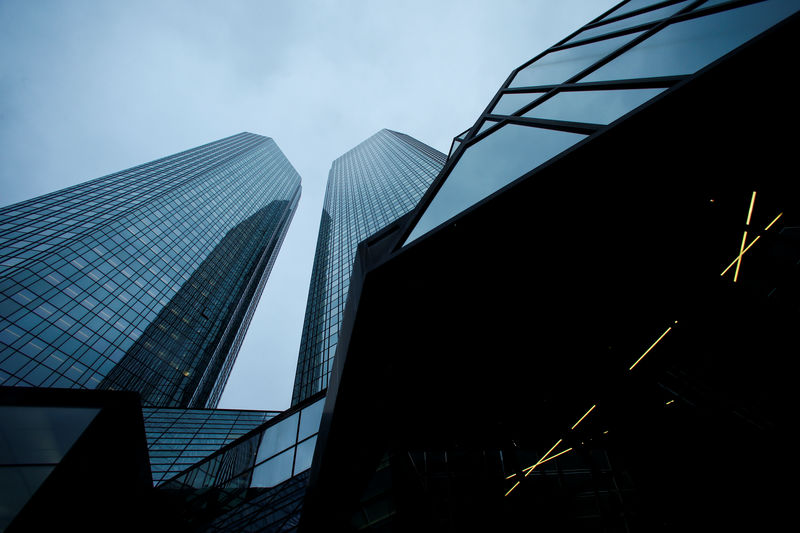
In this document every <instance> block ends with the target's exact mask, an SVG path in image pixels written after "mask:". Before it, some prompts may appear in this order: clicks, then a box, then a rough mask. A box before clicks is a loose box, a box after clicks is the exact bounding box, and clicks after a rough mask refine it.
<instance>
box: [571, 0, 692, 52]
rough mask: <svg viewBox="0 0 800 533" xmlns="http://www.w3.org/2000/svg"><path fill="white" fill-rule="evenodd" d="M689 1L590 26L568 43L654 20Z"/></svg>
mask: <svg viewBox="0 0 800 533" xmlns="http://www.w3.org/2000/svg"><path fill="white" fill-rule="evenodd" d="M689 2H694V0H685V1H683V2H680V3H677V4H673V5H671V6H667V7H662V8H661V9H656V10H654V11H648V12H647V13H642V14H641V15H636V16H635V17H631V18H627V19H623V20H618V21H617V22H612V23H611V24H605V25H603V26H600V27H597V28H592V29H589V30H586V31H582V32H581V33H579V34H578V35H576V36H575V37H573V38H572V39H570V40H569V41H567V42H569V43H572V42H577V41H582V40H584V39H588V38H589V37H596V36H598V35H603V34H606V33H611V32H612V31H616V30H622V29H625V28H632V27H634V26H638V25H639V24H644V23H645V22H652V21H654V20H658V19H662V18H666V17H668V16H670V15H672V14H673V13H677V12H678V11H679V10H681V9H683V8H684V7H685V6H686V5H687V4H689Z"/></svg>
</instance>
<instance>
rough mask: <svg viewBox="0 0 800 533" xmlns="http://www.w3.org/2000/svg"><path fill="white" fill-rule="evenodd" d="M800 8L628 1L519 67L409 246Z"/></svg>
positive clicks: (421, 217)
mask: <svg viewBox="0 0 800 533" xmlns="http://www.w3.org/2000/svg"><path fill="white" fill-rule="evenodd" d="M798 10H800V4H798V2H797V1H796V0H761V1H758V0H755V1H749V2H748V1H744V2H740V1H719V0H709V1H703V0H696V1H688V0H680V1H678V0H673V1H662V2H658V1H656V0H631V1H629V2H624V3H622V4H620V5H619V6H618V7H616V8H615V9H613V10H611V11H609V12H608V13H606V14H605V15H604V16H602V17H599V18H598V19H597V20H595V21H593V22H591V23H590V24H587V25H586V26H584V27H583V28H582V29H581V30H579V31H577V32H575V33H574V34H573V35H570V36H569V37H567V38H566V39H564V40H562V41H561V42H559V43H558V44H556V45H555V46H553V47H551V48H550V49H548V50H546V51H545V52H543V53H541V54H539V55H538V56H536V57H535V58H533V59H532V60H530V61H528V62H527V63H525V64H524V65H522V66H520V67H519V68H518V69H517V70H516V71H515V72H514V73H513V76H511V77H510V81H509V82H507V84H506V85H505V86H503V87H502V88H501V89H500V91H499V92H498V93H497V95H496V96H495V98H494V99H493V100H492V102H491V103H490V105H489V106H488V107H487V109H486V111H485V112H484V114H483V115H482V116H481V117H480V118H479V119H478V121H477V122H476V123H475V125H474V126H473V127H472V128H471V129H470V130H468V132H465V133H464V134H462V135H460V136H458V137H457V138H456V139H455V140H454V142H453V148H452V150H451V153H450V159H449V162H450V161H452V163H451V164H450V165H448V168H447V169H446V170H445V172H444V173H443V175H442V177H441V178H440V179H439V180H438V181H437V183H436V184H434V185H433V189H434V190H435V192H434V193H433V195H432V196H431V197H430V198H428V199H426V200H425V207H424V208H422V209H421V211H420V213H419V214H418V215H417V218H416V221H415V223H414V224H413V227H412V229H411V231H410V233H409V235H408V238H407V239H406V241H405V243H406V244H408V243H410V242H412V241H415V240H416V239H418V238H420V237H422V236H423V235H425V234H427V233H428V232H430V231H431V230H433V229H435V228H436V227H438V226H440V225H441V224H443V223H444V222H446V221H448V220H450V219H452V218H453V217H455V216H456V215H458V214H459V213H461V212H463V211H464V210H465V209H467V208H469V207H471V206H473V205H475V204H477V203H479V202H481V201H483V200H484V199H485V198H487V197H489V196H491V195H492V194H494V193H495V192H497V191H499V190H501V189H503V188H504V187H506V186H508V185H510V184H511V183H512V182H514V181H516V180H517V179H519V178H521V177H523V176H526V175H528V174H529V173H531V172H533V171H535V170H536V169H537V168H538V167H540V166H541V165H544V164H546V163H547V162H548V161H550V160H551V159H553V158H555V157H557V156H558V155H559V154H561V153H563V152H564V151H566V150H568V149H569V148H571V147H572V146H574V145H575V144H577V143H579V142H581V141H583V140H584V139H587V138H590V137H592V136H593V135H595V134H599V133H602V131H604V130H605V129H606V128H609V127H612V126H613V125H614V123H615V122H616V121H618V120H620V119H622V118H624V117H625V116H627V115H628V113H631V112H633V111H634V110H636V109H637V108H639V107H640V106H642V105H646V104H647V102H648V101H650V100H651V99H652V98H655V97H656V96H658V95H660V94H661V93H664V92H667V91H669V90H670V89H671V88H672V87H674V86H676V85H678V84H680V82H682V81H683V80H685V79H687V78H689V77H690V76H692V75H694V74H695V73H697V72H699V71H700V70H702V69H703V68H705V67H706V66H708V65H710V64H712V63H714V62H715V61H716V60H718V59H720V58H722V57H723V56H725V55H726V54H728V53H729V52H731V51H733V50H735V49H736V48H738V47H739V46H741V45H743V44H745V43H746V42H747V41H749V40H751V39H752V38H754V37H756V36H758V35H759V34H760V33H762V32H764V31H766V30H767V29H769V28H770V27H772V26H774V25H775V24H777V23H778V22H780V21H781V20H783V19H785V18H787V17H788V16H790V15H792V14H793V13H795V12H797V11H798Z"/></svg>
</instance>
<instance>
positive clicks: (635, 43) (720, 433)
mask: <svg viewBox="0 0 800 533" xmlns="http://www.w3.org/2000/svg"><path fill="white" fill-rule="evenodd" d="M798 10H800V3H798V2H796V1H789V0H767V1H721V0H710V1H700V0H698V1H691V0H686V1H664V2H657V1H654V0H632V1H629V2H622V3H621V4H619V5H618V6H616V7H615V8H613V9H611V10H609V11H608V12H607V13H605V14H603V15H601V16H600V17H598V18H597V19H595V20H593V21H591V22H590V23H589V24H587V25H586V26H584V27H583V28H581V29H580V30H578V31H576V32H575V33H574V34H572V35H570V36H568V37H566V38H565V39H564V40H562V41H560V42H559V43H557V44H556V45H555V46H553V47H551V48H549V49H548V50H545V51H544V52H542V53H541V54H539V55H537V56H536V57H534V58H533V59H531V60H530V61H529V62H527V63H525V64H523V65H521V66H520V67H519V68H518V69H516V70H514V71H513V72H512V73H511V75H510V76H509V78H508V79H507V80H506V82H505V83H504V84H503V86H502V87H501V88H500V90H499V91H498V93H497V94H496V96H495V97H494V98H493V99H492V101H491V102H490V103H489V105H488V106H487V108H486V110H485V111H484V113H483V114H482V115H481V116H480V117H478V120H477V121H476V122H475V124H474V125H473V126H472V127H471V128H470V129H469V130H468V131H466V132H464V134H462V135H459V136H458V137H457V138H456V139H455V140H454V143H453V147H452V150H451V153H450V156H449V158H448V160H447V163H446V164H445V166H444V169H443V170H442V172H441V173H440V174H439V176H438V177H437V179H436V180H435V181H434V182H433V184H432V186H431V187H430V189H429V190H428V191H427V192H426V194H425V195H424V196H423V198H422V200H421V202H420V204H419V205H418V206H417V208H416V209H415V210H414V211H413V212H412V213H411V214H409V215H408V216H406V217H404V218H403V219H401V220H399V221H397V222H396V223H394V224H391V225H389V226H388V227H386V228H384V229H383V230H382V231H381V232H379V233H378V234H375V235H373V236H371V237H370V238H369V239H367V240H365V241H364V242H362V243H361V244H360V246H359V251H358V254H357V256H356V259H355V266H354V271H353V275H352V277H351V282H350V292H349V296H348V300H347V306H346V309H345V312H344V316H343V325H342V326H341V327H340V332H339V337H338V344H337V349H336V358H335V364H334V370H333V372H332V375H331V379H330V383H329V385H328V389H327V397H326V401H325V410H324V414H323V417H322V423H321V427H320V433H319V437H318V444H317V447H316V452H315V457H314V462H313V466H312V468H311V471H310V481H309V489H308V492H307V494H306V498H305V503H304V507H303V513H302V518H301V520H300V524H299V530H300V531H301V532H303V531H321V530H328V531H351V530H366V531H443V530H444V531H471V530H482V531H506V530H517V529H518V530H530V529H533V528H536V529H541V530H543V531H549V530H557V531H573V530H589V531H600V530H602V531H695V530H722V529H727V530H742V529H753V530H768V529H778V528H780V527H783V526H782V524H785V523H790V522H791V520H792V518H793V514H792V506H791V501H790V492H788V491H787V490H786V488H785V483H784V482H785V478H786V476H787V475H789V476H791V475H790V474H788V472H787V467H788V464H787V463H788V462H791V459H790V458H789V457H788V456H787V455H786V454H784V453H781V452H779V451H778V450H782V449H783V447H782V446H781V444H782V443H784V444H785V443H787V442H788V440H787V435H788V429H789V425H790V423H791V421H792V420H793V419H794V417H793V414H792V411H791V409H792V405H793V403H794V401H793V397H792V391H793V390H794V377H793V373H792V372H789V371H787V365H788V364H789V361H790V360H791V358H792V356H791V354H793V353H794V352H795V351H796V334H795V332H796V324H797V323H798V321H799V320H800V316H798V313H799V312H800V311H799V310H798V305H797V302H798V300H799V299H800V276H799V275H798V274H800V272H798V268H800V267H799V266H798V265H799V264H800V230H799V229H798V228H800V196H799V195H798V192H799V191H798V188H800V186H798V184H797V180H796V179H794V178H793V176H792V173H791V170H789V169H792V168H794V166H795V161H794V160H795V157H794V152H795V150H794V137H793V136H792V135H791V134H790V133H789V132H790V131H791V128H792V125H793V124H795V123H797V121H798V118H800V117H799V116H798V115H800V113H798V105H797V100H796V94H795V92H796V91H795V90H794V87H793V84H791V83H786V82H785V81H784V80H785V78H786V76H787V75H789V71H790V70H791V63H790V62H788V61H787V58H790V57H792V56H793V54H794V53H795V51H796V50H797V49H798V37H797V36H798V35H800V15H798V14H796V12H797V11H798ZM787 128H788V129H787Z"/></svg>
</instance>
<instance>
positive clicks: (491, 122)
mask: <svg viewBox="0 0 800 533" xmlns="http://www.w3.org/2000/svg"><path fill="white" fill-rule="evenodd" d="M495 124H497V122H495V121H494V120H484V121H483V124H481V127H480V128H478V131H477V133H475V135H477V134H478V133H483V132H484V131H486V130H487V129H489V128H490V127H492V126H494V125H495Z"/></svg>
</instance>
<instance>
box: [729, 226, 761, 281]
mask: <svg viewBox="0 0 800 533" xmlns="http://www.w3.org/2000/svg"><path fill="white" fill-rule="evenodd" d="M746 240H747V230H744V235H743V236H742V247H741V248H739V257H737V258H736V271H735V272H734V273H733V282H734V283H736V280H737V279H739V268H740V267H741V266H742V255H744V243H745V241H746ZM753 242H756V241H755V239H754V240H753Z"/></svg>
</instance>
